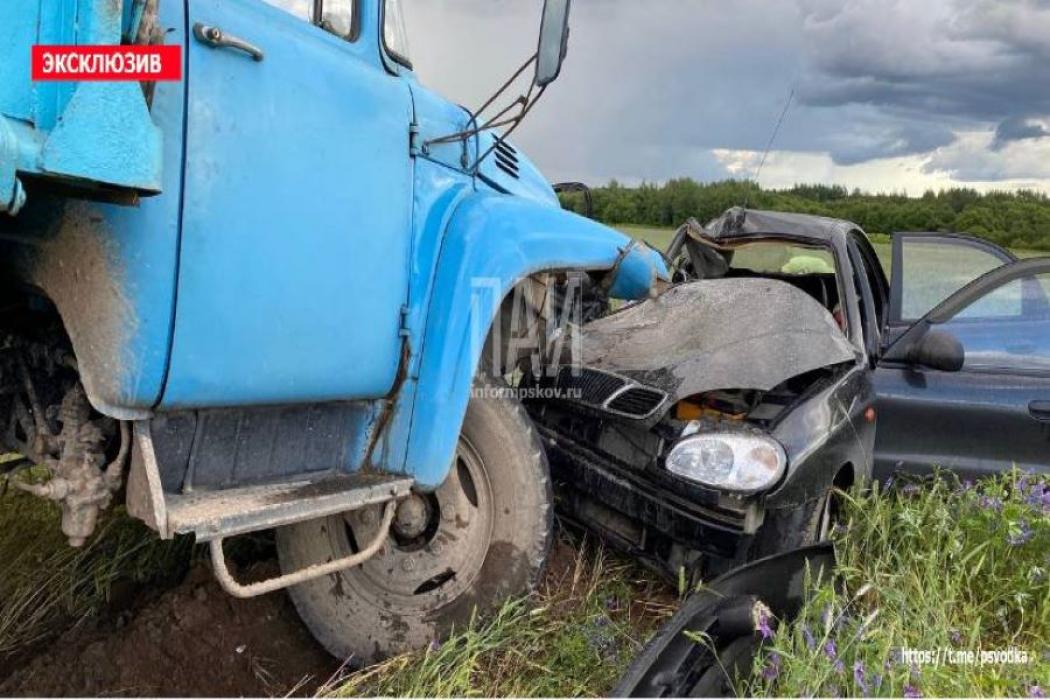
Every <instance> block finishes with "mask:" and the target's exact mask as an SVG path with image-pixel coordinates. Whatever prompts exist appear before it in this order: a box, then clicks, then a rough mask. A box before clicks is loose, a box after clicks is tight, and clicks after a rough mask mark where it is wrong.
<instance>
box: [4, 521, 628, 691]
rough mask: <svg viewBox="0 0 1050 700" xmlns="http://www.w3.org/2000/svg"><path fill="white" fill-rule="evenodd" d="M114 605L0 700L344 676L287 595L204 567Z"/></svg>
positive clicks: (37, 662)
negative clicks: (229, 588)
mask: <svg viewBox="0 0 1050 700" xmlns="http://www.w3.org/2000/svg"><path fill="white" fill-rule="evenodd" d="M576 556H577V552H576V550H575V548H574V547H572V546H571V545H569V544H567V543H566V542H565V541H564V540H562V539H561V538H558V540H556V541H555V544H554V547H553V548H552V550H551V556H550V560H549V563H548V569H547V575H546V577H545V580H544V582H543V584H542V586H541V588H542V589H545V590H548V591H550V590H551V589H559V588H562V587H565V586H572V585H573V581H572V579H573V575H574V571H575V569H576V567H575V563H576ZM276 568H277V564H276V562H275V561H274V560H272V559H271V560H265V561H261V562H258V563H256V564H253V565H251V567H249V568H248V569H247V570H246V571H244V572H242V573H241V574H238V577H239V578H242V579H243V580H245V581H251V580H260V579H262V578H265V577H267V576H270V575H272V574H274V573H276ZM113 599H114V602H113V604H112V605H111V606H110V609H108V610H107V611H105V612H103V613H102V614H100V615H98V616H96V617H93V618H90V619H87V620H83V621H81V622H80V623H78V624H76V625H74V626H73V627H72V628H70V629H68V630H66V631H65V632H64V633H62V634H61V635H60V636H58V637H57V638H56V639H55V640H54V641H52V642H51V643H49V644H48V645H47V646H46V647H44V648H43V649H41V650H40V651H38V652H37V653H36V654H34V655H30V656H29V658H27V659H21V660H19V661H17V662H13V663H11V667H10V668H0V697H29V696H44V697H70V696H77V697H92V696H95V697H110V696H117V697H122V696H123V697H136V696H137V697H141V696H165V697H172V696H185V697H244V696H269V697H272V696H284V695H293V696H310V695H313V694H314V691H316V690H317V688H318V687H319V686H321V685H325V684H327V683H328V682H329V681H330V680H332V679H333V678H335V677H338V676H339V675H340V674H343V673H346V672H348V671H347V669H346V668H345V667H344V665H343V664H341V663H340V662H339V661H338V660H336V659H334V658H332V657H331V656H329V655H328V653H327V652H325V651H324V649H323V648H321V647H320V646H319V645H318V644H317V642H315V641H314V639H313V637H311V636H310V633H309V632H308V631H307V630H306V628H305V627H304V626H303V624H302V623H301V622H300V621H299V618H298V616H297V615H296V612H295V608H294V607H293V606H292V603H291V601H290V600H289V599H288V597H287V595H285V594H284V593H282V592H278V593H273V594H270V595H266V596H262V597H259V598H253V599H248V600H239V599H236V598H233V597H231V596H229V595H227V594H226V593H225V592H223V590H222V589H221V588H220V587H219V585H218V584H217V583H216V582H215V579H214V578H213V576H212V574H211V569H210V567H209V565H208V564H206V563H205V562H204V561H200V562H198V563H197V564H195V565H194V566H193V568H191V569H190V571H189V573H188V574H187V576H186V578H185V579H184V580H183V581H182V582H181V583H179V584H178V585H176V586H175V587H173V588H170V589H168V590H166V591H156V590H146V591H143V590H115V591H114V592H113ZM637 614H638V615H639V616H644V615H647V614H648V612H647V611H644V610H642V609H639V610H638V611H637Z"/></svg>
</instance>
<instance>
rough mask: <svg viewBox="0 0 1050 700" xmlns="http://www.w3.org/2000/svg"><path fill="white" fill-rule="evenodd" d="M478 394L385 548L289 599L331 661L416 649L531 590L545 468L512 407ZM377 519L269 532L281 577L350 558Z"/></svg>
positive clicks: (542, 546)
mask: <svg viewBox="0 0 1050 700" xmlns="http://www.w3.org/2000/svg"><path fill="white" fill-rule="evenodd" d="M479 385H484V383H483V382H480V381H479ZM483 395H484V398H473V399H471V401H470V404H469V406H468V408H467V414H466V418H465V419H464V422H463V427H462V431H461V434H460V438H459V444H458V447H457V450H456V457H455V463H454V464H453V466H452V468H451V469H450V471H449V475H448V477H447V478H446V480H445V482H444V483H443V484H442V485H441V486H440V487H439V488H437V489H436V490H435V491H433V492H431V493H414V494H413V495H412V496H411V497H409V498H408V499H406V500H404V501H402V502H401V503H400V504H399V506H398V510H397V514H396V516H395V519H394V525H393V526H392V527H391V532H390V535H389V537H388V540H387V542H386V544H385V545H384V547H383V548H382V549H381V550H380V551H379V552H378V553H377V554H376V555H375V556H374V557H372V558H371V559H369V560H368V561H366V562H365V563H363V564H361V565H359V566H356V567H354V568H352V569H349V570H346V571H343V572H340V573H337V574H332V575H330V576H326V577H324V578H320V579H317V580H314V581H310V582H308V583H304V584H301V585H298V586H295V587H293V588H291V589H289V594H290V595H291V598H292V601H293V602H294V603H295V607H296V608H297V610H298V612H299V614H300V616H301V617H302V619H303V621H304V622H305V623H306V625H307V627H308V628H309V629H310V631H311V632H312V633H313V635H314V636H315V637H316V638H317V639H318V641H320V642H321V644H322V645H323V646H324V647H325V648H326V649H327V650H328V651H329V652H331V653H332V654H333V655H335V656H337V657H339V658H341V659H352V660H353V663H355V664H367V663H372V662H375V661H379V660H381V659H383V658H386V657H388V656H390V655H393V654H397V653H401V652H403V651H408V650H411V649H415V648H419V647H422V646H425V645H426V644H428V643H430V642H432V641H435V640H440V639H442V638H444V637H445V636H447V635H448V633H449V632H450V631H451V630H452V629H453V628H454V627H455V628H457V629H462V628H463V627H465V626H466V625H467V624H468V623H469V622H470V619H471V616H472V615H473V614H474V611H475V610H478V611H479V612H485V611H488V610H491V609H492V608H494V607H495V606H497V605H499V604H500V603H501V602H502V601H503V600H504V599H506V598H507V597H510V596H515V595H522V594H525V593H527V592H529V591H530V590H531V589H532V588H533V587H534V586H535V584H536V582H537V580H538V578H539V575H540V573H541V570H542V567H543V565H544V563H545V561H546V557H547V553H548V549H549V547H550V541H551V530H552V526H553V523H552V498H551V488H550V477H549V474H548V466H547V459H546V456H545V454H544V452H543V448H542V445H541V444H540V442H539V440H538V438H537V436H536V434H535V432H534V430H533V428H532V423H531V422H530V420H529V418H528V416H527V415H526V414H525V412H524V410H523V409H522V407H521V405H520V404H519V403H518V402H517V401H516V400H512V399H508V398H492V392H484V394H483ZM381 514H382V506H375V507H372V508H368V509H361V510H356V511H353V512H351V513H347V514H344V515H336V516H332V517H328V518H323V519H320V520H314V521H310V522H305V523H298V524H295V525H291V526H288V527H284V528H281V529H279V530H278V531H277V551H278V556H279V559H280V562H281V568H282V570H283V571H285V572H291V571H296V570H299V569H301V568H303V567H304V566H308V565H310V564H314V563H317V562H323V561H326V560H331V559H335V558H338V557H343V556H347V555H349V554H351V553H353V552H355V551H356V549H357V548H358V546H359V545H363V544H364V543H367V542H369V541H370V540H371V539H373V537H374V536H375V534H376V531H377V528H378V527H379V524H380V520H381Z"/></svg>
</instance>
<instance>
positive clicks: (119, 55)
mask: <svg viewBox="0 0 1050 700" xmlns="http://www.w3.org/2000/svg"><path fill="white" fill-rule="evenodd" d="M33 80H134V81H139V80H146V81H154V80H182V47H181V46H175V45H172V46H41V45H37V46H34V47H33Z"/></svg>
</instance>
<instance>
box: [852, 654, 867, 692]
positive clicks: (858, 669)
mask: <svg viewBox="0 0 1050 700" xmlns="http://www.w3.org/2000/svg"><path fill="white" fill-rule="evenodd" d="M853 682H854V683H856V684H857V687H858V688H860V692H862V693H864V694H865V695H867V694H868V684H867V683H865V682H864V662H863V661H854V662H853Z"/></svg>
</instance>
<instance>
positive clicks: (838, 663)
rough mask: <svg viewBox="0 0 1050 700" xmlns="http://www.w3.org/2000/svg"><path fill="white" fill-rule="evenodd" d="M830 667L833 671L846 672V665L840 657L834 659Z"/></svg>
mask: <svg viewBox="0 0 1050 700" xmlns="http://www.w3.org/2000/svg"><path fill="white" fill-rule="evenodd" d="M832 667H833V668H834V669H835V673H838V674H842V673H845V672H846V665H845V664H844V663H842V659H835V663H834V664H833V665H832Z"/></svg>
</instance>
